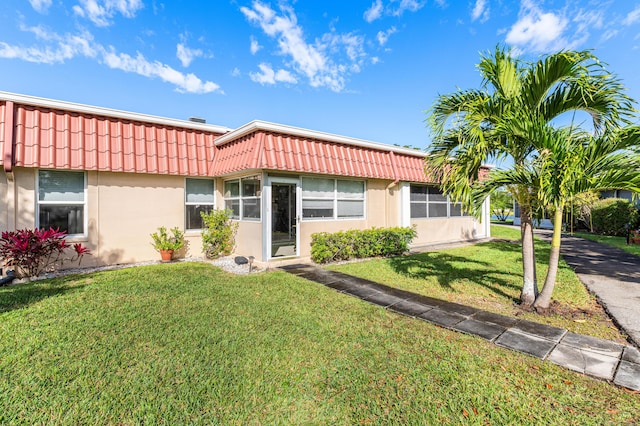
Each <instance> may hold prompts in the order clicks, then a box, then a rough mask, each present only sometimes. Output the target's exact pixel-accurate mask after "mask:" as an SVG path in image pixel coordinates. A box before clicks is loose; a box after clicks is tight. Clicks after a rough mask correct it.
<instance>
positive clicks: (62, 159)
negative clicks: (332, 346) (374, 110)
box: [0, 92, 489, 264]
mask: <svg viewBox="0 0 640 426" xmlns="http://www.w3.org/2000/svg"><path fill="white" fill-rule="evenodd" d="M0 155H1V157H0V168H1V170H2V171H1V172H0V198H1V199H2V200H3V203H2V204H1V205H0V230H12V229H19V228H33V227H49V226H53V227H59V228H60V229H64V230H67V231H68V233H69V234H70V239H72V240H73V241H82V242H83V243H84V244H85V245H87V246H88V247H89V248H90V249H91V250H92V252H93V256H91V257H90V258H89V260H88V262H87V261H85V262H84V264H89V263H94V264H116V263H130V262H137V261H143V260H149V259H156V258H157V257H158V255H157V253H156V252H155V251H154V249H153V247H152V246H151V238H150V236H149V235H150V234H151V233H152V232H154V231H156V229H157V228H158V227H159V226H167V227H174V226H178V227H180V228H182V229H184V230H185V233H186V239H187V241H188V248H187V253H186V255H187V256H201V255H202V252H201V240H200V228H201V226H202V223H201V219H200V212H202V211H209V210H211V209H214V208H228V209H231V210H232V211H233V216H234V219H236V220H237V221H238V222H239V228H238V234H237V237H236V243H237V246H236V252H237V253H239V254H242V255H246V256H250V255H252V256H255V258H256V260H262V261H269V260H273V259H280V258H283V257H290V256H300V257H307V256H309V255H310V251H311V247H310V242H311V234H313V233H314V232H320V231H328V232H334V231H340V230H348V229H364V228H371V227H374V226H375V227H388V226H412V225H415V226H416V228H417V231H418V237H417V238H416V240H415V241H414V246H420V245H427V244H436V243H445V242H454V241H464V240H473V239H478V238H484V237H488V236H489V207H488V200H487V202H486V203H485V205H484V206H483V215H482V221H480V222H478V221H476V220H474V219H473V218H472V217H469V216H467V215H465V214H464V212H463V211H462V210H461V207H460V205H459V204H454V203H452V202H450V201H449V199H448V197H447V196H446V195H443V194H442V193H441V192H440V191H439V189H438V185H437V182H432V181H430V180H429V179H428V177H427V176H426V175H425V173H424V167H423V161H424V153H423V152H420V151H416V150H411V149H405V148H398V147H393V146H389V145H384V144H379V143H373V142H368V141H363V140H360V139H354V138H349V137H345V136H339V135H333V134H328V133H323V132H316V131H311V130H306V129H301V128H295V127H290V126H285V125H279V124H272V123H266V122H262V121H253V122H251V123H248V124H246V125H244V126H242V127H240V128H238V129H229V128H226V127H222V126H215V125H210V124H206V123H202V122H201V121H200V120H198V121H183V120H175V119H168V118H161V117H154V116H148V115H143V114H136V113H130V112H123V111H116V110H110V109H104V108H98V107H92V106H85V105H78V104H73V103H68V102H61V101H53V100H47V99H42V98H35V97H30V96H23V95H16V94H10V93H4V92H0Z"/></svg>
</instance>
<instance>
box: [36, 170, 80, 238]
mask: <svg viewBox="0 0 640 426" xmlns="http://www.w3.org/2000/svg"><path fill="white" fill-rule="evenodd" d="M40 172H59V173H82V179H83V186H84V188H83V192H82V201H41V200H40ZM35 195H36V196H35V201H36V217H35V222H36V228H41V227H42V224H41V223H40V206H82V233H76V234H69V233H67V236H68V237H71V238H76V237H77V238H86V237H87V229H88V224H89V218H88V217H87V172H85V171H78V170H52V169H40V170H37V171H36V194H35Z"/></svg>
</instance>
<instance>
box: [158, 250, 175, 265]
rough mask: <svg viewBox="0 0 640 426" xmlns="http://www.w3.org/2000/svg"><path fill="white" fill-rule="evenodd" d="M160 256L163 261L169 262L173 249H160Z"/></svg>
mask: <svg viewBox="0 0 640 426" xmlns="http://www.w3.org/2000/svg"><path fill="white" fill-rule="evenodd" d="M160 257H161V258H162V261H163V262H171V258H172V257H173V250H160Z"/></svg>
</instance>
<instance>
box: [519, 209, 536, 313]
mask: <svg viewBox="0 0 640 426" xmlns="http://www.w3.org/2000/svg"><path fill="white" fill-rule="evenodd" d="M520 235H521V238H522V273H523V274H522V275H523V280H524V281H523V284H522V292H521V293H520V303H521V304H522V305H524V306H532V305H533V303H534V302H535V300H536V296H537V295H538V285H537V282H536V252H535V247H534V243H533V223H532V220H531V209H530V208H529V206H526V205H521V206H520Z"/></svg>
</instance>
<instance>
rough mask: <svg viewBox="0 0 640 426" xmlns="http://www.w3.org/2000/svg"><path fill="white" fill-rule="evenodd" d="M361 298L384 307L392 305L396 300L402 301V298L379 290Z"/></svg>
mask: <svg viewBox="0 0 640 426" xmlns="http://www.w3.org/2000/svg"><path fill="white" fill-rule="evenodd" d="M363 299H364V300H366V301H367V302H371V303H375V304H376V305H380V306H383V307H385V308H386V307H389V306H391V305H394V304H396V303H398V302H402V300H403V299H401V298H399V297H396V296H393V295H391V294H385V293H382V292H379V291H376V292H375V293H373V294H371V295H370V296H367V297H363Z"/></svg>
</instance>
